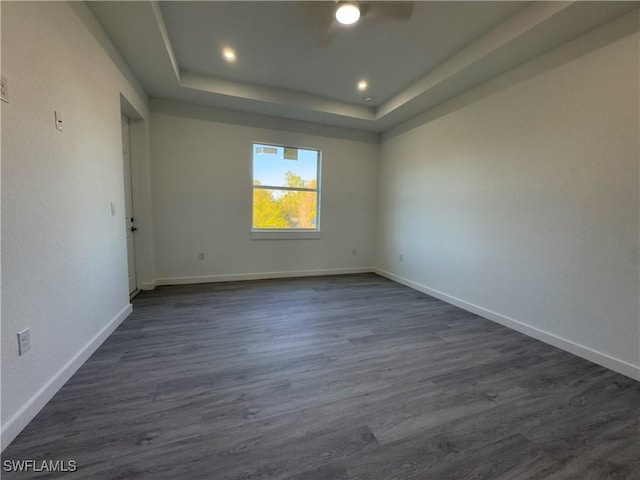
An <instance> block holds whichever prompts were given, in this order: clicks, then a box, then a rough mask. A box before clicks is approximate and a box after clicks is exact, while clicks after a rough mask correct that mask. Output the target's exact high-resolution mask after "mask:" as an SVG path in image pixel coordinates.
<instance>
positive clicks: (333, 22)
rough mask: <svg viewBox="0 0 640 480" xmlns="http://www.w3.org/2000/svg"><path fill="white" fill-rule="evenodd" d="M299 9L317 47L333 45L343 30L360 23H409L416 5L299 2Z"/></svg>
mask: <svg viewBox="0 0 640 480" xmlns="http://www.w3.org/2000/svg"><path fill="white" fill-rule="evenodd" d="M296 4H297V5H298V6H300V8H301V9H302V10H301V14H302V17H303V22H304V26H305V28H306V30H307V31H308V32H309V35H310V36H311V38H312V40H313V42H314V43H315V45H316V46H318V47H326V46H328V45H329V44H331V41H332V40H333V37H334V35H335V34H336V33H337V32H338V31H339V30H340V29H341V28H348V26H349V25H353V24H355V23H357V22H358V21H367V22H369V21H393V20H400V21H403V20H404V21H407V20H409V19H410V18H411V16H412V15H413V7H414V2H404V1H386V2H384V1H369V2H352V1H332V2H326V1H325V2H323V1H319V2H318V1H313V2H296Z"/></svg>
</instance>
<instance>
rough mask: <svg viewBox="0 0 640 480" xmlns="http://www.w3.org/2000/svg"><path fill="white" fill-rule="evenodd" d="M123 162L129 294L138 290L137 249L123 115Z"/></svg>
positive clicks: (126, 129) (128, 142) (128, 153)
mask: <svg viewBox="0 0 640 480" xmlns="http://www.w3.org/2000/svg"><path fill="white" fill-rule="evenodd" d="M122 162H123V166H124V216H125V228H126V230H127V258H128V264H129V293H133V292H134V291H135V290H136V288H137V285H136V248H135V238H134V234H135V231H136V228H135V226H134V216H133V190H132V183H131V146H130V141H129V119H128V118H127V117H125V116H124V115H122Z"/></svg>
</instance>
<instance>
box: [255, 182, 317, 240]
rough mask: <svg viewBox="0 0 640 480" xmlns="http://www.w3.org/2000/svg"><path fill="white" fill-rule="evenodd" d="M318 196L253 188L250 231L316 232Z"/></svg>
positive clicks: (308, 193)
mask: <svg viewBox="0 0 640 480" xmlns="http://www.w3.org/2000/svg"><path fill="white" fill-rule="evenodd" d="M317 215H318V194H317V193H316V192H301V191H296V190H293V191H292V190H271V189H266V188H254V189H253V228H257V229H259V228H265V229H307V230H308V229H311V230H315V229H317V223H318V219H317Z"/></svg>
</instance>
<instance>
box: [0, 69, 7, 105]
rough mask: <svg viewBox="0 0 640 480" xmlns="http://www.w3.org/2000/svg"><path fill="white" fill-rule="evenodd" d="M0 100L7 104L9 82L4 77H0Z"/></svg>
mask: <svg viewBox="0 0 640 480" xmlns="http://www.w3.org/2000/svg"><path fill="white" fill-rule="evenodd" d="M0 98H2V101H3V102H6V103H9V80H7V77H5V76H4V75H2V76H0Z"/></svg>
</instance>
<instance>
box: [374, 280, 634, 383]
mask: <svg viewBox="0 0 640 480" xmlns="http://www.w3.org/2000/svg"><path fill="white" fill-rule="evenodd" d="M373 271H374V272H375V273H377V274H379V275H382V276H383V277H386V278H388V279H390V280H393V281H394V282H398V283H401V284H402V285H406V286H407V287H410V288H413V289H414V290H417V291H419V292H422V293H426V294H427V295H431V296H432V297H436V298H439V299H440V300H443V301H445V302H447V303H450V304H451V305H455V306H456V307H460V308H462V309H464V310H467V311H468V312H472V313H475V314H476V315H480V316H481V317H483V318H486V319H488V320H491V321H493V322H496V323H499V324H500V325H504V326H505V327H509V328H511V329H513V330H516V331H518V332H520V333H524V334H525V335H528V336H529V337H532V338H535V339H537V340H540V341H542V342H545V343H548V344H549V345H553V346H554V347H557V348H560V349H562V350H565V351H567V352H569V353H572V354H574V355H577V356H579V357H582V358H584V359H586V360H589V361H590V362H593V363H597V364H598V365H602V366H603V367H605V368H608V369H610V370H613V371H614V372H618V373H621V374H622V375H626V376H627V377H630V378H633V379H634V380H638V381H640V366H637V365H633V364H631V363H627V362H625V361H623V360H620V359H618V358H614V357H611V356H609V355H607V354H604V353H602V352H598V351H597V350H593V349H592V348H589V347H585V346H584V345H580V344H579V343H575V342H572V341H571V340H567V339H566V338H562V337H559V336H557V335H555V334H553V333H550V332H547V331H545V330H541V329H539V328H536V327H532V326H530V325H527V324H526V323H522V322H519V321H517V320H514V319H513V318H509V317H506V316H504V315H501V314H499V313H496V312H493V311H491V310H488V309H486V308H483V307H480V306H478V305H474V304H473V303H469V302H466V301H464V300H461V299H459V298H456V297H453V296H451V295H447V294H446V293H444V292H441V291H439V290H435V289H433V288H429V287H427V286H425V285H422V284H420V283H417V282H414V281H412V280H409V279H407V278H404V277H401V276H399V275H396V274H394V273H391V272H387V271H386V270H382V269H380V268H374V269H373Z"/></svg>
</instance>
